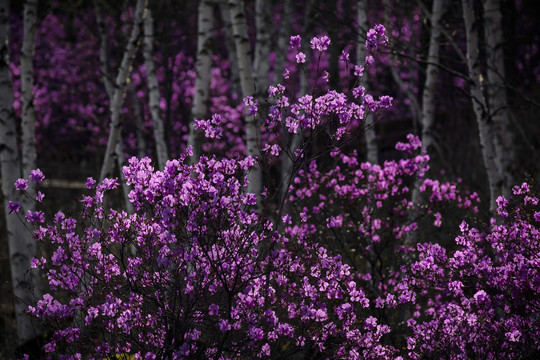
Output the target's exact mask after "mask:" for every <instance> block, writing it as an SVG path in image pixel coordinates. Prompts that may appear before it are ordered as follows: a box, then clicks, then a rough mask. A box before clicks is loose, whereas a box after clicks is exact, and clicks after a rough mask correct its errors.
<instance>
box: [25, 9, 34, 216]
mask: <svg viewBox="0 0 540 360" xmlns="http://www.w3.org/2000/svg"><path fill="white" fill-rule="evenodd" d="M36 17H37V0H25V1H24V26H23V43H22V49H21V97H22V99H21V100H22V101H21V102H22V112H21V113H22V114H21V117H22V125H21V129H22V136H21V140H22V144H21V150H22V173H23V175H25V176H28V175H29V174H30V171H31V170H34V169H35V168H36V112H35V107H34V66H33V64H32V61H33V60H34V51H35V44H36ZM29 191H30V192H35V184H34V183H31V184H29ZM32 204H33V202H28V201H25V206H24V207H25V209H31V208H32Z"/></svg>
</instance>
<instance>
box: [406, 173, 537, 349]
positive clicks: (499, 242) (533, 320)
mask: <svg viewBox="0 0 540 360" xmlns="http://www.w3.org/2000/svg"><path fill="white" fill-rule="evenodd" d="M513 193H514V196H515V197H516V198H515V199H514V200H512V202H514V203H515V204H513V205H511V204H510V203H509V200H508V199H505V198H503V197H499V198H498V199H497V204H498V208H497V215H498V219H495V218H492V219H491V223H490V227H489V229H488V231H487V232H485V233H484V232H481V231H480V230H478V229H476V228H474V227H471V226H470V225H468V224H467V223H466V222H463V223H462V224H461V226H460V230H461V235H460V236H458V237H456V243H457V244H458V245H459V248H458V249H457V250H456V251H454V252H453V253H452V254H447V251H446V250H445V248H443V247H441V246H440V245H438V244H433V243H425V244H419V245H418V253H419V259H418V261H416V262H414V263H413V264H412V266H411V267H410V269H409V270H408V275H407V277H406V278H405V279H404V282H403V284H402V285H401V290H402V293H403V294H405V293H406V294H408V295H407V296H405V297H404V298H408V300H409V301H411V302H414V303H417V304H418V305H421V309H420V310H421V312H417V313H416V314H415V316H414V317H412V318H411V319H409V320H408V322H407V324H408V326H409V327H410V329H411V330H412V336H410V337H409V338H408V340H407V344H408V349H409V350H411V352H410V353H409V356H410V357H411V358H425V357H429V358H441V357H449V358H453V359H470V358H471V357H473V358H481V359H500V358H504V359H532V358H536V357H538V355H539V354H540V340H539V339H540V319H539V317H538V309H539V307H540V296H539V295H540V255H539V254H540V231H539V228H538V224H539V222H540V211H539V210H540V208H539V204H538V198H537V197H536V196H533V195H532V194H531V193H530V189H529V186H528V185H527V184H526V183H523V184H522V185H521V186H516V187H514V190H513Z"/></svg>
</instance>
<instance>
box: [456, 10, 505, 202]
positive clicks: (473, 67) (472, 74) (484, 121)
mask: <svg viewBox="0 0 540 360" xmlns="http://www.w3.org/2000/svg"><path fill="white" fill-rule="evenodd" d="M462 10H463V19H464V22H465V34H466V42H467V66H468V68H469V88H470V92H471V100H472V105H473V110H474V114H475V116H476V123H477V125H478V131H479V135H480V146H481V148H482V157H483V159H484V166H485V168H486V172H487V177H488V183H489V196H490V210H491V212H494V211H495V210H496V208H497V204H496V201H495V200H496V198H497V196H498V195H500V194H502V178H501V176H500V172H499V169H498V167H497V162H496V154H495V149H494V146H493V142H492V139H493V130H492V127H491V124H490V122H489V114H488V108H487V103H486V99H485V97H484V93H483V91H482V88H483V85H484V84H483V76H482V73H481V72H480V58H479V51H478V46H479V44H478V24H477V23H476V21H475V13H474V10H473V7H472V4H471V0H462Z"/></svg>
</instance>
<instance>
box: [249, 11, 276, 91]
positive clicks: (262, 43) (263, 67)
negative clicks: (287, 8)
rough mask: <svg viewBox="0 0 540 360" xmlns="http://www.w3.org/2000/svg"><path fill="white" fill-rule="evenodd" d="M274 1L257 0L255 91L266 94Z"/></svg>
mask: <svg viewBox="0 0 540 360" xmlns="http://www.w3.org/2000/svg"><path fill="white" fill-rule="evenodd" d="M271 5H272V2H270V1H268V0H255V29H256V36H255V58H254V59H253V69H254V75H255V76H254V81H255V91H256V93H257V94H258V95H261V96H265V95H266V93H267V91H268V83H269V74H270V62H269V58H270V29H271V28H272V16H273V14H272V11H271Z"/></svg>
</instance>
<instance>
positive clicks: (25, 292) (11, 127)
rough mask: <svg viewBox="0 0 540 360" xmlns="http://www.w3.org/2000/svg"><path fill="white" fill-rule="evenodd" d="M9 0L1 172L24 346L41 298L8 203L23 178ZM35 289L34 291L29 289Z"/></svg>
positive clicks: (1, 91)
mask: <svg viewBox="0 0 540 360" xmlns="http://www.w3.org/2000/svg"><path fill="white" fill-rule="evenodd" d="M8 33H9V0H1V1H0V171H1V176H2V193H3V196H4V209H6V227H7V240H8V245H9V256H10V265H11V280H12V284H13V295H14V298H15V299H16V302H15V317H16V323H17V337H18V340H19V343H20V344H22V343H24V342H26V341H28V340H30V339H32V338H33V337H34V336H35V335H36V332H37V329H36V327H35V324H33V322H32V320H31V319H30V318H29V317H28V316H26V314H25V311H26V309H27V306H28V305H29V304H33V303H34V302H35V299H36V298H38V297H39V296H40V294H39V288H38V278H37V274H36V273H35V272H33V271H30V272H27V271H28V270H29V269H30V261H31V259H32V257H34V256H35V252H36V245H35V242H34V240H33V239H32V236H31V235H30V232H29V231H28V229H26V227H25V225H24V224H23V222H22V221H21V220H20V219H19V218H18V217H17V215H15V214H9V212H8V211H7V206H8V204H9V201H10V200H11V201H19V202H20V201H21V200H22V199H21V194H20V192H19V191H16V190H15V187H14V183H15V181H16V180H17V179H18V178H19V177H20V175H21V165H20V160H21V159H20V156H19V148H18V146H17V135H16V130H15V113H14V110H13V87H12V83H11V78H10V74H9V60H8V52H9V47H8ZM29 289H33V291H31V290H29Z"/></svg>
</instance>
